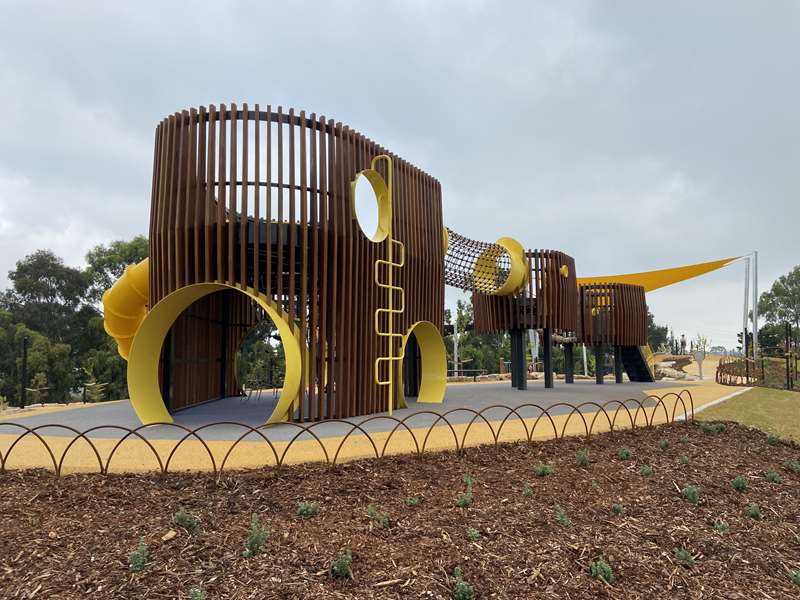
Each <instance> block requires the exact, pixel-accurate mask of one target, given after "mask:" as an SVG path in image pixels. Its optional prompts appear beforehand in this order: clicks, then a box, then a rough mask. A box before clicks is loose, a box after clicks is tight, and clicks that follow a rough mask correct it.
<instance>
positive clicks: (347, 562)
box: [331, 548, 353, 577]
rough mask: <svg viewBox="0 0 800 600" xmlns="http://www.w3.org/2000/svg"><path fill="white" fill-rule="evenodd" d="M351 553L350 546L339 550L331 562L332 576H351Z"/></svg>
mask: <svg viewBox="0 0 800 600" xmlns="http://www.w3.org/2000/svg"><path fill="white" fill-rule="evenodd" d="M352 567H353V553H352V552H351V551H350V548H344V549H343V550H340V551H339V553H338V554H337V555H336V557H335V558H334V559H333V563H332V564H331V573H333V576H334V577H352V576H353V569H352Z"/></svg>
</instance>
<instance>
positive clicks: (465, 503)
mask: <svg viewBox="0 0 800 600" xmlns="http://www.w3.org/2000/svg"><path fill="white" fill-rule="evenodd" d="M464 485H466V486H467V489H466V491H465V492H464V493H463V494H459V495H458V498H456V506H457V507H458V508H469V507H470V506H472V500H473V498H472V477H470V476H469V475H464Z"/></svg>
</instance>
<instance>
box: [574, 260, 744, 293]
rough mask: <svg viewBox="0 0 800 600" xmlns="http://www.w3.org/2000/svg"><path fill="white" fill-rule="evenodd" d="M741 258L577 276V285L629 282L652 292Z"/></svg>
mask: <svg viewBox="0 0 800 600" xmlns="http://www.w3.org/2000/svg"><path fill="white" fill-rule="evenodd" d="M739 258H741V257H740V256H734V257H733V258H723V259H722V260H712V261H711V262H704V263H698V264H696V265H686V266H684V267H673V268H672V269H659V270H657V271H646V272H644V273H628V274H627V275H607V276H605V277H578V285H589V284H596V283H631V284H634V285H641V286H643V287H644V291H645V292H652V291H653V290H657V289H658V288H662V287H664V286H667V285H672V284H673V283H679V282H681V281H686V280H687V279H691V278H692V277H697V276H698V275H703V274H705V273H710V272H711V271H716V270H717V269H721V268H722V267H726V266H728V265H729V264H731V263H732V262H733V261H735V260H738V259H739Z"/></svg>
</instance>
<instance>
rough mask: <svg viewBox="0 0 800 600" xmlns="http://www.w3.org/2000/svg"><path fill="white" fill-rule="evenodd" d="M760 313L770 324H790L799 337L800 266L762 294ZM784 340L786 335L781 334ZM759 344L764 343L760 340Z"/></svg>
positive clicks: (759, 305)
mask: <svg viewBox="0 0 800 600" xmlns="http://www.w3.org/2000/svg"><path fill="white" fill-rule="evenodd" d="M758 311H759V313H760V314H761V315H762V316H763V317H764V319H765V320H766V321H767V323H769V324H772V325H782V324H785V323H787V322H788V323H790V324H791V325H792V328H793V330H794V335H797V333H798V330H799V329H800V265H798V266H796V267H795V268H794V269H792V270H791V271H789V273H787V274H786V275H781V276H780V277H778V279H776V280H775V281H774V282H773V284H772V287H771V288H770V289H769V291H766V292H764V293H763V294H761V298H759V301H758ZM760 336H761V330H759V338H760ZM784 338H785V333H781V339H784ZM759 342H760V343H763V342H762V341H761V340H760V339H759ZM776 345H778V344H776ZM780 345H782V344H780Z"/></svg>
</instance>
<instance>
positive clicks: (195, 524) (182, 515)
mask: <svg viewBox="0 0 800 600" xmlns="http://www.w3.org/2000/svg"><path fill="white" fill-rule="evenodd" d="M172 520H173V521H174V522H175V525H177V526H179V527H183V528H184V529H185V530H186V531H188V532H189V533H195V532H196V531H198V530H199V529H200V521H199V520H198V519H197V518H196V517H195V516H193V515H190V514H189V513H188V512H186V511H185V510H183V509H180V510H179V511H178V512H176V513H175V516H174V517H173V518H172Z"/></svg>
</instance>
